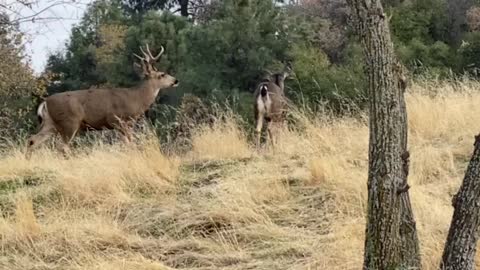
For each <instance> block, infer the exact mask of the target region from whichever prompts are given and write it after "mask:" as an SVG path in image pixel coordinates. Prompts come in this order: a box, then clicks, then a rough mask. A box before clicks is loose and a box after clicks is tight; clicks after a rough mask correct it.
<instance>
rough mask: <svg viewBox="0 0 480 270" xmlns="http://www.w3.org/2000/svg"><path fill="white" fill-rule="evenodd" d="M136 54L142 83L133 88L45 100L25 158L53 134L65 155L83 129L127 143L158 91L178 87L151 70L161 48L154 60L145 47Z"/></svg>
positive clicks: (70, 93)
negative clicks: (112, 133)
mask: <svg viewBox="0 0 480 270" xmlns="http://www.w3.org/2000/svg"><path fill="white" fill-rule="evenodd" d="M140 51H141V52H142V53H143V57H141V56H139V55H137V54H134V56H135V57H137V58H138V59H139V60H140V64H138V63H135V65H136V66H137V67H138V68H141V70H142V75H143V79H142V82H141V83H140V84H139V85H138V86H136V87H133V88H128V89H126V88H104V89H87V90H76V91H68V92H63V93H58V94H54V95H52V96H49V97H47V98H46V99H45V101H43V102H42V103H41V104H40V105H39V107H38V109H37V115H38V118H39V121H40V123H41V126H40V131H39V132H38V133H37V134H35V135H33V136H31V137H30V138H29V139H28V142H27V151H26V158H27V159H28V158H30V156H31V154H32V150H33V149H34V148H36V147H38V146H39V145H40V144H41V143H43V142H44V141H45V140H47V139H48V138H49V137H50V136H52V135H55V134H60V137H61V139H62V144H61V148H60V150H61V151H62V152H63V153H64V155H65V154H67V152H69V146H68V145H69V143H70V141H71V140H72V139H73V137H74V136H75V134H76V133H77V132H78V131H79V130H85V129H94V130H102V129H116V130H118V131H120V133H121V134H122V139H123V140H124V141H125V142H130V141H131V139H132V128H133V124H134V123H135V121H136V120H137V119H138V118H139V117H141V116H142V115H143V114H144V113H145V111H147V110H148V108H149V107H150V106H151V105H152V104H153V103H154V102H155V99H156V97H157V95H158V93H159V91H160V90H161V89H165V88H170V87H176V86H177V85H178V81H177V79H175V78H174V77H172V76H171V75H169V74H167V73H165V72H161V71H158V70H157V69H156V68H155V66H154V64H155V62H156V61H158V60H159V59H160V57H161V56H162V54H163V52H164V51H165V50H164V48H163V46H162V47H161V50H160V52H159V53H158V55H156V56H153V55H152V53H151V52H150V48H149V47H148V44H147V47H146V52H145V51H144V50H143V49H142V47H140Z"/></svg>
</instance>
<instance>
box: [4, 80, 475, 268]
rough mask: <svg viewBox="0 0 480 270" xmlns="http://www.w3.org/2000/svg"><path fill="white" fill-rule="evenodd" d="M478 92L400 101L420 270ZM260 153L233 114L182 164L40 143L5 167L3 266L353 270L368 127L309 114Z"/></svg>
mask: <svg viewBox="0 0 480 270" xmlns="http://www.w3.org/2000/svg"><path fill="white" fill-rule="evenodd" d="M479 87H480V84H477V83H475V82H469V81H466V82H456V83H455V84H453V83H450V84H449V83H440V82H421V83H417V84H414V85H413V86H412V87H411V89H409V93H408V94H407V106H408V114H409V127H410V137H409V138H410V151H411V169H410V183H411V186H412V188H411V189H410V190H411V197H412V203H413V208H414V213H415V217H416V219H417V224H418V230H419V236H420V241H421V251H422V255H423V264H424V269H436V268H437V266H438V262H439V259H440V256H441V252H442V249H443V244H444V241H445V238H446V233H447V230H448V226H449V222H450V218H451V215H452V207H451V197H452V195H453V194H454V193H455V192H456V190H457V189H458V187H459V184H460V182H461V179H462V177H463V173H464V169H465V166H466V164H467V162H468V159H469V156H470V154H471V152H472V148H473V145H472V144H473V137H474V135H475V134H476V133H478V132H479V131H480V123H479V122H478V121H476V117H477V116H478V115H480V106H478V104H480V93H479V92H477V88H479ZM294 116H295V118H296V125H295V126H292V127H290V128H289V129H283V130H280V131H279V134H278V137H279V141H278V144H277V146H276V149H275V151H271V150H268V149H267V150H265V149H263V150H260V151H257V150H256V149H254V148H253V147H252V143H251V142H249V141H248V139H247V138H248V136H247V134H246V133H245V131H244V130H242V128H241V127H240V125H239V124H238V123H237V122H236V120H235V117H231V118H228V119H227V121H225V122H218V123H217V124H216V125H215V126H214V127H209V128H199V129H198V130H196V131H195V132H194V133H193V137H192V150H191V151H190V152H188V153H186V154H182V155H180V154H179V155H175V154H172V153H169V154H168V155H167V154H165V153H162V151H161V150H160V149H161V147H160V145H159V143H158V141H157V140H156V139H154V138H152V137H151V136H150V137H149V136H144V137H142V139H141V140H140V141H139V142H137V143H136V144H134V145H129V146H123V145H121V144H114V145H104V144H102V143H97V144H94V146H89V147H84V148H80V149H76V151H75V152H76V153H75V155H74V156H73V157H72V158H70V159H63V158H61V157H60V156H59V155H58V154H57V153H56V152H55V151H54V150H51V149H50V148H48V147H46V148H44V149H41V150H39V151H37V152H36V153H35V154H34V157H33V159H32V160H30V161H27V160H25V159H24V158H23V154H22V149H21V148H15V149H12V150H10V151H7V152H4V153H3V154H2V157H1V159H0V209H1V211H2V217H0V247H1V248H0V269H360V268H361V264H362V256H363V240H364V239H363V238H364V235H363V234H364V227H365V224H364V222H365V211H366V207H365V203H366V179H367V164H368V160H367V148H368V127H367V121H366V116H365V115H360V116H359V117H355V118H341V119H340V118H337V119H334V118H331V117H328V116H322V115H318V116H316V117H310V116H308V114H306V113H303V112H294Z"/></svg>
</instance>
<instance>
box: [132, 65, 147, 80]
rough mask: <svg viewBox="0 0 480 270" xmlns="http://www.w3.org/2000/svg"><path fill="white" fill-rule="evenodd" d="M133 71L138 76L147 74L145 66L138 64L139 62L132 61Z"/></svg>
mask: <svg viewBox="0 0 480 270" xmlns="http://www.w3.org/2000/svg"><path fill="white" fill-rule="evenodd" d="M133 71H134V72H135V73H136V74H137V75H138V76H140V77H142V78H144V77H145V76H146V75H147V74H146V71H145V67H143V66H142V65H140V64H139V63H136V62H135V63H133Z"/></svg>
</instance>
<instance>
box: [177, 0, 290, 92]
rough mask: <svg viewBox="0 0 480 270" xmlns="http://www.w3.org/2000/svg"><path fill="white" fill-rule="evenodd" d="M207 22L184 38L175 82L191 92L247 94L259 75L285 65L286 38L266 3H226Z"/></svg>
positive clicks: (284, 27)
mask: <svg viewBox="0 0 480 270" xmlns="http://www.w3.org/2000/svg"><path fill="white" fill-rule="evenodd" d="M218 5H219V6H218V7H217V8H216V9H215V12H214V13H213V14H212V16H211V18H210V20H209V21H208V22H205V23H203V24H200V25H198V26H195V27H190V28H189V29H187V30H186V31H185V32H184V35H183V43H184V44H185V49H186V52H187V54H186V56H185V59H184V61H185V62H184V64H183V66H182V70H181V73H180V74H181V76H180V77H181V79H182V82H183V83H184V84H186V87H188V88H189V89H191V90H192V91H194V92H196V93H198V94H201V95H207V94H208V93H210V92H212V90H215V89H222V90H223V89H241V90H248V89H249V88H252V86H253V85H254V83H255V82H256V80H258V79H259V78H260V77H261V76H262V75H263V74H264V72H265V69H278V68H280V67H281V62H282V61H288V57H287V52H288V49H289V47H290V42H292V40H289V38H290V36H289V35H290V32H289V30H288V28H287V22H286V21H285V16H284V14H283V13H282V12H281V10H280V8H278V7H275V6H274V4H273V3H272V2H271V1H264V0H252V1H241V0H226V1H222V2H221V3H218Z"/></svg>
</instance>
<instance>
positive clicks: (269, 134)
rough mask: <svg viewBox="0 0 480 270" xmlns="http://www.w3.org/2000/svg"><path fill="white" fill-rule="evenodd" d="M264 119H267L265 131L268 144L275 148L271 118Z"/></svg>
mask: <svg viewBox="0 0 480 270" xmlns="http://www.w3.org/2000/svg"><path fill="white" fill-rule="evenodd" d="M266 120H267V133H268V138H269V141H270V145H271V146H272V149H273V150H275V141H274V137H273V130H272V119H271V118H267V119H266Z"/></svg>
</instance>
